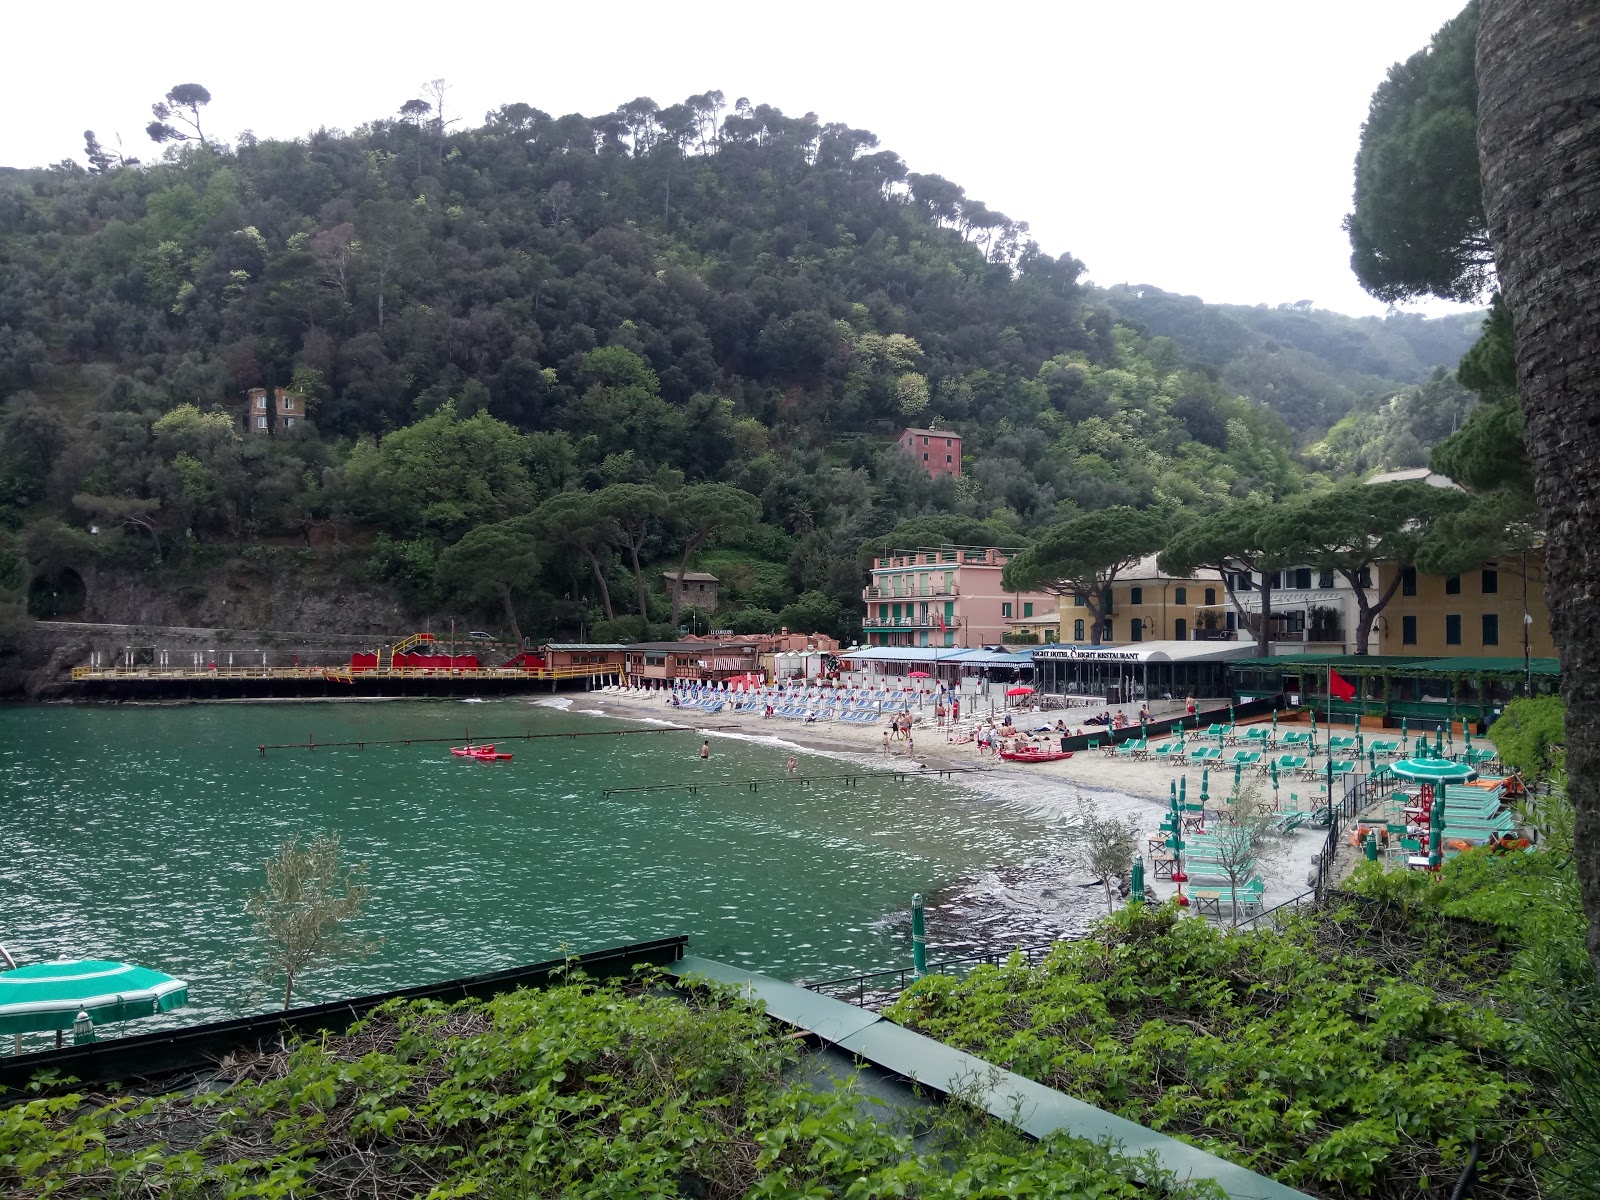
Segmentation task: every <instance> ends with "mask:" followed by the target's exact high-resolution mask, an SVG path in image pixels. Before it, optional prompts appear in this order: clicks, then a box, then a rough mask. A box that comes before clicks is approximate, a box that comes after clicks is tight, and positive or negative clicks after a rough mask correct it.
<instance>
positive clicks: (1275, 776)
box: [1268, 759, 1278, 795]
mask: <svg viewBox="0 0 1600 1200" xmlns="http://www.w3.org/2000/svg"><path fill="white" fill-rule="evenodd" d="M1268 769H1269V770H1271V772H1272V792H1273V794H1274V795H1276V794H1277V792H1278V760H1277V759H1273V760H1272V764H1271V766H1270V767H1269V768H1268Z"/></svg>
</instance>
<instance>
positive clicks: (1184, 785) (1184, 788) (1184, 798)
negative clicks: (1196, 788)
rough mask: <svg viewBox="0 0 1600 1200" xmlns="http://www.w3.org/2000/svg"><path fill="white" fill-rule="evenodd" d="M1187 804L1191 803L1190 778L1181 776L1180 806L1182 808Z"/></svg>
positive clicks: (1179, 783)
mask: <svg viewBox="0 0 1600 1200" xmlns="http://www.w3.org/2000/svg"><path fill="white" fill-rule="evenodd" d="M1187 803H1189V777H1188V776H1187V775H1180V776H1178V806H1179V807H1180V808H1181V807H1183V805H1185V804H1187Z"/></svg>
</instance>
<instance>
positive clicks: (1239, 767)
mask: <svg viewBox="0 0 1600 1200" xmlns="http://www.w3.org/2000/svg"><path fill="white" fill-rule="evenodd" d="M1242 774H1244V764H1243V763H1234V764H1233V794H1234V795H1235V796H1237V795H1238V794H1239V777H1240V776H1241V775H1242Z"/></svg>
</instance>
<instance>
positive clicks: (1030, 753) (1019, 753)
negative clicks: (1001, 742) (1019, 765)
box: [1000, 746, 1072, 762]
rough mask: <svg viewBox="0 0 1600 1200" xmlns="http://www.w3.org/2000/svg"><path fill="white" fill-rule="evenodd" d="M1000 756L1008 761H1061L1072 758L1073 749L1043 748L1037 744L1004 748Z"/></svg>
mask: <svg viewBox="0 0 1600 1200" xmlns="http://www.w3.org/2000/svg"><path fill="white" fill-rule="evenodd" d="M1000 757H1001V758H1003V759H1005V760H1006V761H1007V762H1060V761H1061V760H1062V759H1064V758H1071V757H1072V751H1071V750H1041V749H1039V748H1038V747H1037V746H1018V747H1017V748H1016V749H1015V750H1002V751H1000Z"/></svg>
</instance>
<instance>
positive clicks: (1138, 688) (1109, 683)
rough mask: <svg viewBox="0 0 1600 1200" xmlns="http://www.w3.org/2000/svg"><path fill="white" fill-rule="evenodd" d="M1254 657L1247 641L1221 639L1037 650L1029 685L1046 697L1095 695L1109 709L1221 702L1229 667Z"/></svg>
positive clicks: (1226, 689) (1227, 690)
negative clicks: (1111, 706) (1189, 701)
mask: <svg viewBox="0 0 1600 1200" xmlns="http://www.w3.org/2000/svg"><path fill="white" fill-rule="evenodd" d="M1253 652H1254V647H1252V646H1251V645H1250V644H1249V643H1247V642H1229V641H1221V640H1205V641H1187V642H1180V641H1152V642H1145V643H1143V644H1142V645H1128V644H1123V645H1116V646H1105V645H1101V646H1080V645H1067V644H1063V645H1059V646H1040V647H1039V648H1038V649H1036V650H1035V651H1034V652H1033V683H1034V686H1035V687H1036V688H1038V689H1039V691H1040V692H1041V693H1044V694H1047V695H1048V694H1052V693H1053V694H1055V695H1064V696H1096V697H1100V698H1102V699H1104V700H1105V702H1106V703H1107V704H1125V703H1127V702H1129V701H1136V700H1161V699H1165V698H1170V699H1175V700H1182V699H1184V698H1185V697H1188V696H1193V697H1195V698H1196V699H1206V698H1208V697H1221V696H1227V695H1229V694H1231V692H1232V686H1233V680H1232V677H1231V676H1230V674H1229V671H1228V666H1229V663H1230V662H1231V661H1233V660H1236V659H1241V658H1245V657H1248V656H1249V655H1250V654H1252V653H1253Z"/></svg>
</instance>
